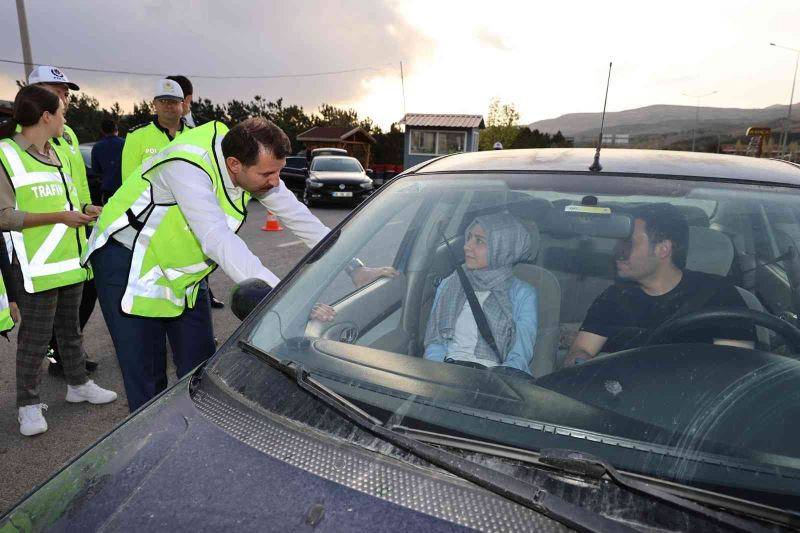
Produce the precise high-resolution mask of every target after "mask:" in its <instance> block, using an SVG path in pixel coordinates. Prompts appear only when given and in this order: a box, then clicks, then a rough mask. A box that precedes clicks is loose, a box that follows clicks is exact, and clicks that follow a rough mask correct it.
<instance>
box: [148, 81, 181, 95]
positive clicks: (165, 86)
mask: <svg viewBox="0 0 800 533" xmlns="http://www.w3.org/2000/svg"><path fill="white" fill-rule="evenodd" d="M153 98H154V99H156V100H181V101H182V100H183V90H182V89H181V86H180V85H178V82H177V81H172V80H168V79H166V78H165V79H163V80H158V84H156V94H155V95H154V96H153Z"/></svg>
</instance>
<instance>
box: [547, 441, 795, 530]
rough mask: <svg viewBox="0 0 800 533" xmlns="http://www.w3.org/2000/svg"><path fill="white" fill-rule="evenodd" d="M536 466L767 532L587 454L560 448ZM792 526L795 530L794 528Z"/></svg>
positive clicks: (738, 527)
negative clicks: (605, 479)
mask: <svg viewBox="0 0 800 533" xmlns="http://www.w3.org/2000/svg"><path fill="white" fill-rule="evenodd" d="M539 462H540V463H541V464H543V465H547V466H549V467H551V468H553V469H555V470H558V471H560V472H564V473H566V474H573V475H577V476H579V477H584V478H591V479H597V480H599V479H601V478H602V477H603V476H608V478H609V479H611V481H613V482H614V483H615V484H616V485H617V486H619V487H622V488H624V489H627V490H629V491H632V492H637V493H639V494H644V495H646V496H649V497H651V498H655V499H658V500H661V501H663V502H665V503H667V504H670V505H672V506H674V507H678V508H680V509H682V510H685V511H689V512H691V513H694V514H696V515H699V516H702V517H703V518H706V519H709V520H712V521H714V522H717V523H718V524H721V525H724V526H727V527H730V528H733V529H735V530H736V531H742V532H744V533H749V532H753V531H763V532H768V531H770V530H768V529H766V528H764V527H761V526H759V525H757V524H755V523H754V522H752V521H750V520H744V519H742V518H739V517H737V516H735V515H732V514H729V513H726V512H722V511H717V510H715V509H711V508H709V507H706V506H705V505H701V504H699V503H696V502H693V501H691V500H687V499H686V498H682V497H680V496H676V495H674V494H671V493H669V492H667V491H665V490H662V489H659V488H656V487H653V486H652V485H650V484H648V483H644V482H642V481H638V480H636V479H632V478H631V477H629V476H626V475H624V474H621V473H620V472H619V471H617V469H616V468H614V467H613V466H612V465H611V463H609V462H608V461H606V460H605V459H601V458H600V457H597V456H595V455H592V454H589V453H585V452H581V451H576V450H565V449H560V448H553V449H543V450H541V451H540V452H539ZM794 525H795V526H796V525H797V524H794Z"/></svg>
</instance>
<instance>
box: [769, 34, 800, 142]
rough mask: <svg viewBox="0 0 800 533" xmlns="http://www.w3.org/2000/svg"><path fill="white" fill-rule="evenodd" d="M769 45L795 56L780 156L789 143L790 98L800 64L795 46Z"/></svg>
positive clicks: (792, 94)
mask: <svg viewBox="0 0 800 533" xmlns="http://www.w3.org/2000/svg"><path fill="white" fill-rule="evenodd" d="M769 45H770V46H774V47H775V48H783V49H784V50H791V51H792V52H794V53H795V54H796V55H797V57H796V58H795V60H794V76H792V92H791V93H790V94H789V111H788V112H787V113H786V122H785V123H784V125H783V135H782V136H781V158H784V157H786V156H787V155H788V153H787V152H786V146H787V145H788V144H789V130H790V129H791V128H792V100H794V82H795V81H796V80H797V66H798V65H800V50H798V49H797V48H790V47H788V46H781V45H779V44H775V43H769Z"/></svg>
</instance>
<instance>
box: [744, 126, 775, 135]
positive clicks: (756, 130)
mask: <svg viewBox="0 0 800 533" xmlns="http://www.w3.org/2000/svg"><path fill="white" fill-rule="evenodd" d="M770 133H772V128H763V127H758V126H754V127H751V128H747V133H746V134H745V135H748V136H750V137H753V136H755V135H761V136H762V137H769V135H770Z"/></svg>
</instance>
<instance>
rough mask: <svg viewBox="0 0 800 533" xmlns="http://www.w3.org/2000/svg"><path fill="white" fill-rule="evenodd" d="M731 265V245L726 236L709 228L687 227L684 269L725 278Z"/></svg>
mask: <svg viewBox="0 0 800 533" xmlns="http://www.w3.org/2000/svg"><path fill="white" fill-rule="evenodd" d="M732 263H733V244H732V243H731V240H730V239H729V238H728V236H727V235H725V234H724V233H722V232H720V231H717V230H713V229H710V228H701V227H698V226H689V252H688V254H687V255H686V268H687V269H688V270H696V271H698V272H705V273H707V274H717V275H719V276H727V275H728V272H730V269H731V264H732Z"/></svg>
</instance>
